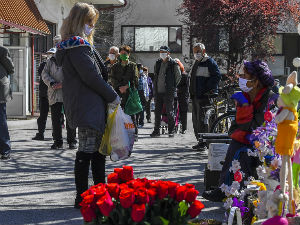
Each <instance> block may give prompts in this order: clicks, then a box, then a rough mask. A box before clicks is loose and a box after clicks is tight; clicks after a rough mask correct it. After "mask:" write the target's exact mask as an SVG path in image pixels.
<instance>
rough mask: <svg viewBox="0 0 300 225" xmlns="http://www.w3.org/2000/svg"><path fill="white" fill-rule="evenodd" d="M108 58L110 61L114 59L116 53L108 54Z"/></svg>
mask: <svg viewBox="0 0 300 225" xmlns="http://www.w3.org/2000/svg"><path fill="white" fill-rule="evenodd" d="M108 58H109V59H110V60H111V61H114V60H115V59H116V55H115V54H109V55H108Z"/></svg>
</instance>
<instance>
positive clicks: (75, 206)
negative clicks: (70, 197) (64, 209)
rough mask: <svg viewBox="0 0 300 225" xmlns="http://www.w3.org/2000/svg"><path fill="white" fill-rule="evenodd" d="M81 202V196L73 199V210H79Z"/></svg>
mask: <svg viewBox="0 0 300 225" xmlns="http://www.w3.org/2000/svg"><path fill="white" fill-rule="evenodd" d="M81 201H82V197H81V196H79V197H76V198H75V203H74V208H75V209H80V208H81V206H80V202H81Z"/></svg>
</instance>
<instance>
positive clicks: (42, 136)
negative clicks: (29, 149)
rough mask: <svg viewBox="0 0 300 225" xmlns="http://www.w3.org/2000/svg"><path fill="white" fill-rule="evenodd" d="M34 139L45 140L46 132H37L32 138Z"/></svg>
mask: <svg viewBox="0 0 300 225" xmlns="http://www.w3.org/2000/svg"><path fill="white" fill-rule="evenodd" d="M32 140H36V141H43V140H44V134H41V133H36V135H35V136H34V137H33V138H32Z"/></svg>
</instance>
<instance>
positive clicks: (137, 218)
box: [131, 204, 146, 223]
mask: <svg viewBox="0 0 300 225" xmlns="http://www.w3.org/2000/svg"><path fill="white" fill-rule="evenodd" d="M145 213H146V207H145V204H133V205H132V210H131V218H132V220H133V221H134V222H137V223H138V222H141V221H142V220H143V219H144V216H145Z"/></svg>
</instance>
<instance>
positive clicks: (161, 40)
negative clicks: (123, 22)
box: [122, 26, 182, 52]
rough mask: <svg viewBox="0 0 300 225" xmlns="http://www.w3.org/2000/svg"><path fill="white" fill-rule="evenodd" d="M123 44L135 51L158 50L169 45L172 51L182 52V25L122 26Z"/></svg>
mask: <svg viewBox="0 0 300 225" xmlns="http://www.w3.org/2000/svg"><path fill="white" fill-rule="evenodd" d="M122 44H125V45H129V46H130V47H132V48H133V51H134V52H158V51H159V48H160V46H162V45H167V46H169V47H170V49H171V52H182V28H181V26H122Z"/></svg>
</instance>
